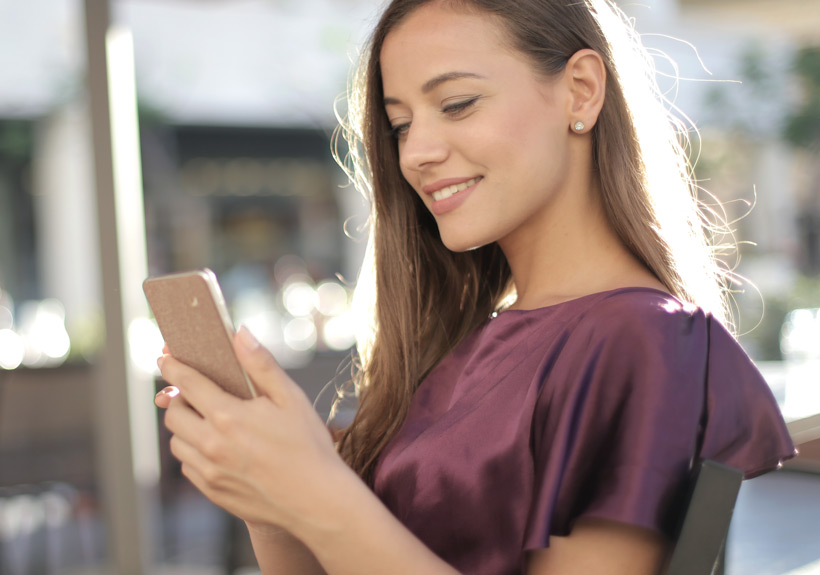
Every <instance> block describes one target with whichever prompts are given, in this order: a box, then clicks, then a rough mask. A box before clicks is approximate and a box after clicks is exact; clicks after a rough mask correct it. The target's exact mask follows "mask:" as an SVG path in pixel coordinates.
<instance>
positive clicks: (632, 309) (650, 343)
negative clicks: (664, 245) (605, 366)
mask: <svg viewBox="0 0 820 575" xmlns="http://www.w3.org/2000/svg"><path fill="white" fill-rule="evenodd" d="M709 320H710V318H709V316H708V314H706V313H705V312H704V311H703V310H702V309H700V308H699V307H697V306H694V305H692V304H689V303H684V302H681V301H680V300H678V299H677V298H675V297H674V296H673V295H671V294H668V293H665V292H662V291H659V290H655V289H651V288H623V289H618V290H613V291H610V292H604V293H602V294H599V295H598V297H596V298H594V299H593V300H592V301H591V302H590V303H589V305H588V306H587V307H586V308H585V309H583V310H582V311H581V313H579V314H578V316H577V323H576V324H575V327H574V330H573V331H574V337H576V338H580V339H587V340H589V341H590V342H591V341H598V342H611V343H614V344H618V345H619V347H632V346H635V345H636V344H642V345H643V346H645V347H643V351H646V350H647V349H651V348H655V347H657V346H659V345H662V344H664V343H674V342H679V341H680V340H686V339H700V338H703V339H704V340H705V339H706V338H707V334H708V329H709V325H708V324H709V323H710V321H709Z"/></svg>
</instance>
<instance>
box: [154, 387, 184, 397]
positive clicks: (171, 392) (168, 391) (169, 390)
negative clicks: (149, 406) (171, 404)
mask: <svg viewBox="0 0 820 575" xmlns="http://www.w3.org/2000/svg"><path fill="white" fill-rule="evenodd" d="M157 395H168V396H170V397H176V396H177V395H179V389H178V388H177V387H175V386H173V385H169V386H168V387H164V388H163V389H162V390H160V392H159V393H158V394H157Z"/></svg>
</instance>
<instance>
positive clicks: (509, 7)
mask: <svg viewBox="0 0 820 575" xmlns="http://www.w3.org/2000/svg"><path fill="white" fill-rule="evenodd" d="M433 1H439V2H441V3H442V4H445V5H447V6H449V7H451V8H452V9H458V10H462V11H472V12H479V13H483V14H488V15H491V17H494V18H496V19H497V21H498V22H499V24H500V25H501V26H502V27H503V29H504V30H505V31H506V33H507V38H508V40H509V42H510V43H511V46H512V47H513V48H515V49H517V50H519V51H521V52H522V53H524V54H526V55H528V56H529V58H530V59H531V61H532V63H533V69H534V70H535V71H536V72H537V73H539V74H541V75H544V76H546V77H552V76H554V75H556V74H559V73H560V72H561V71H562V70H563V69H564V66H565V65H566V63H567V61H568V60H569V58H570V57H571V56H572V55H573V54H575V53H576V52H577V51H578V50H581V49H584V48H591V49H593V50H595V51H597V52H598V53H599V54H600V55H601V56H602V58H603V60H604V63H605V65H606V71H607V75H608V78H609V80H608V81H607V85H606V96H605V103H604V106H603V109H602V110H601V113H600V116H599V118H598V121H597V123H596V125H595V127H594V129H593V138H594V146H593V150H594V151H593V154H594V162H595V168H596V169H597V171H598V173H599V176H600V182H601V194H602V197H603V201H604V205H605V208H606V213H607V217H608V219H609V221H610V223H611V225H612V227H613V229H614V230H615V231H616V232H617V234H618V236H619V237H620V239H621V241H623V243H624V244H625V245H626V246H627V247H628V248H629V249H630V250H631V251H632V252H633V253H634V254H635V256H637V257H638V259H640V260H641V261H642V262H643V263H644V264H645V265H646V266H647V268H649V269H650V270H651V271H652V272H653V273H654V274H655V275H656V276H657V277H658V279H659V280H660V281H661V282H662V283H663V284H664V285H665V286H666V288H667V289H668V290H669V291H670V292H671V293H672V294H674V295H675V296H677V297H678V298H680V299H682V300H684V301H689V302H694V303H696V304H698V305H700V306H701V307H703V308H704V309H706V310H708V311H710V312H712V313H714V314H716V315H717V316H718V317H719V318H721V319H723V318H724V309H725V304H724V297H723V292H722V291H721V282H720V278H721V277H722V272H721V270H720V268H719V266H718V265H717V264H716V263H715V258H714V257H713V255H712V253H711V251H710V249H709V245H708V242H707V241H706V239H705V234H704V220H703V219H702V215H701V212H700V211H699V209H698V207H697V203H696V189H695V186H694V184H693V181H692V178H691V175H690V169H689V165H688V162H687V159H686V154H685V152H684V149H683V147H682V143H681V141H680V140H679V137H680V135H681V131H680V130H676V129H675V127H676V126H675V125H673V124H672V123H670V115H669V114H668V113H667V111H666V109H665V108H664V107H663V103H662V98H661V97H660V95H659V90H658V88H657V84H656V83H655V81H654V76H653V75H652V69H651V63H650V61H649V59H648V57H647V56H646V52H645V51H644V50H643V49H642V48H641V47H640V43H639V42H638V41H637V40H636V36H635V34H634V32H633V31H632V30H631V28H630V27H629V26H628V25H627V24H626V23H625V20H624V19H623V17H622V15H621V13H620V12H619V11H618V10H617V8H615V7H614V5H612V4H610V2H609V1H608V0H586V1H584V0H581V1H579V0H516V1H514V2H512V1H510V0H394V1H393V2H391V3H390V5H389V6H388V7H387V8H386V10H385V12H384V13H383V14H382V17H381V19H380V21H379V23H378V25H377V27H376V29H375V31H374V33H373V35H372V37H371V40H370V43H369V48H368V50H367V51H366V52H365V56H364V58H363V66H361V67H360V68H359V70H358V71H357V75H356V78H355V80H354V83H353V85H352V87H351V90H350V93H349V96H348V117H347V119H346V121H345V122H343V123H342V126H341V135H343V136H344V137H345V138H346V140H347V142H348V149H349V152H348V157H347V161H346V162H343V167H345V168H346V169H347V170H348V174H349V175H350V176H351V178H352V180H353V182H354V183H355V184H356V185H357V187H358V188H359V189H360V190H362V191H363V192H365V193H366V195H368V197H369V200H370V202H371V204H370V205H371V217H370V221H369V226H370V230H369V243H368V249H367V255H366V258H365V263H364V266H363V268H362V273H361V275H360V277H359V282H358V284H357V288H356V289H357V293H356V302H357V304H359V306H360V308H361V309H363V310H364V311H363V313H364V315H365V317H366V318H367V321H366V323H365V326H366V329H365V331H364V332H363V333H361V334H360V336H359V342H358V343H359V345H358V351H359V358H360V369H359V371H358V372H357V374H356V377H355V384H356V386H357V391H358V392H359V393H358V395H359V406H358V410H357V412H356V416H355V418H354V420H353V422H352V424H351V425H350V426H349V427H348V428H347V429H346V430H345V431H344V433H343V434H342V436H341V438H340V441H339V451H340V453H341V454H342V456H343V457H344V459H345V460H346V461H347V462H348V463H349V464H350V465H351V467H352V468H353V469H354V470H355V471H356V472H357V473H359V474H360V475H361V476H362V478H363V479H365V481H368V482H372V478H373V470H374V468H375V464H376V462H377V460H378V456H379V454H380V453H381V451H382V449H383V448H384V447H385V445H386V444H387V443H388V442H389V441H390V440H391V439H392V438H393V436H394V435H395V434H396V432H397V431H398V430H399V428H400V427H401V425H402V423H403V422H404V420H405V418H406V416H407V412H408V410H409V406H410V403H411V401H412V397H413V394H414V392H415V390H416V388H417V387H418V385H419V383H420V382H421V380H422V379H423V378H424V376H425V375H426V374H427V373H428V372H429V371H430V370H431V369H432V368H433V367H434V366H435V365H436V364H437V363H438V362H439V361H440V360H441V359H442V358H443V357H444V356H445V355H446V354H447V353H449V352H450V351H451V350H452V349H453V348H454V347H455V345H456V344H457V343H458V342H459V341H460V340H461V339H462V338H464V337H465V336H466V335H467V334H469V333H470V332H472V331H473V330H475V329H476V328H477V327H478V325H479V324H480V323H481V322H483V321H484V320H485V319H486V318H487V317H488V315H489V314H490V313H491V312H492V311H494V310H495V309H497V308H498V307H499V306H500V304H501V301H502V299H504V298H505V297H507V296H509V295H510V294H511V293H512V292H514V286H513V285H512V281H511V273H510V269H509V266H508V265H507V262H506V259H505V258H504V255H503V254H502V253H501V251H500V248H499V247H498V246H497V245H496V244H490V245H487V246H484V247H482V248H479V249H476V250H472V251H469V252H465V253H454V252H451V251H449V250H448V249H447V248H445V247H444V245H443V244H442V242H441V239H440V237H439V234H438V229H437V226H436V223H435V220H434V219H433V217H432V216H431V215H430V214H429V212H428V211H427V209H426V208H425V207H424V205H423V203H422V202H421V200H420V199H419V198H418V196H417V194H416V193H415V192H414V191H413V189H412V188H411V187H410V185H409V184H408V183H407V182H406V181H405V180H404V178H403V177H402V174H401V170H400V168H399V158H398V150H397V146H396V142H395V139H393V138H392V137H391V136H390V125H389V121H388V118H387V115H386V113H385V110H384V104H383V92H382V78H381V70H380V63H379V57H380V53H381V49H382V45H383V43H384V40H385V38H386V37H387V35H388V34H389V33H390V31H391V30H393V29H394V28H395V27H396V26H397V25H398V24H399V23H401V22H402V21H403V20H404V19H405V18H406V17H407V16H408V15H409V14H410V13H411V12H413V11H414V10H416V9H417V8H419V7H420V6H422V5H425V4H428V3H430V2H433ZM625 62H628V65H624V63H625ZM636 70H638V73H637V75H636V73H635V71H636ZM627 83H628V84H627ZM625 87H628V88H629V91H627V90H625ZM630 98H631V100H632V101H630ZM636 100H638V101H636ZM637 106H640V107H637ZM638 110H640V114H641V116H640V117H639V116H638V115H637V111H638ZM658 119H660V122H661V125H660V127H659V125H658ZM659 142H660V148H661V154H660V155H659V156H654V155H653V156H652V158H651V159H650V158H649V157H648V153H649V150H650V149H651V150H653V151H654V152H655V153H657V152H658V149H659ZM668 199H672V200H673V202H672V207H671V208H664V206H665V205H667V204H668V202H667V200H668Z"/></svg>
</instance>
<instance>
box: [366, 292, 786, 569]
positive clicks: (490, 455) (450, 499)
mask: <svg viewBox="0 0 820 575" xmlns="http://www.w3.org/2000/svg"><path fill="white" fill-rule="evenodd" d="M793 454H794V447H793V445H792V443H791V440H790V438H789V435H788V432H787V430H786V427H785V424H784V422H783V419H782V417H781V415H780V411H779V409H778V407H777V404H776V403H775V401H774V398H773V396H772V394H771V392H770V390H769V388H768V386H767V385H766V383H765V381H764V380H763V378H762V377H761V375H760V374H759V372H758V371H757V369H756V368H755V367H754V365H753V364H752V362H751V361H750V360H749V358H748V357H747V356H746V354H745V353H744V352H743V350H742V349H741V348H740V346H739V345H738V344H737V343H736V342H735V340H734V338H732V336H731V335H730V334H729V333H728V332H726V330H725V329H724V328H723V327H722V326H721V325H720V324H719V323H718V322H717V321H716V320H714V319H713V318H711V317H710V316H709V315H707V314H705V313H703V312H702V311H701V310H699V309H697V308H690V307H687V306H684V305H682V304H681V303H680V302H678V301H677V300H676V299H674V298H673V297H671V296H669V295H668V294H665V293H663V292H660V291H657V290H653V289H648V288H624V289H618V290H613V291H609V292H604V293H599V294H593V295H588V296H584V297H582V298H579V299H576V300H572V301H569V302H565V303H562V304H558V305H555V306H550V307H546V308H540V309H536V310H529V311H507V312H504V313H501V314H499V315H498V316H497V317H495V318H494V319H490V320H488V321H487V322H485V324H483V325H482V326H481V327H480V328H479V329H478V330H477V331H476V332H475V333H474V334H472V335H471V336H470V337H468V338H467V339H465V340H464V341H463V342H461V343H460V344H459V346H458V347H457V348H456V349H455V350H454V351H453V352H452V353H450V354H449V355H448V356H447V357H446V358H445V359H444V360H442V362H441V363H440V364H439V365H438V366H437V367H436V368H435V369H434V370H433V371H432V372H431V373H430V374H429V376H428V377H427V378H426V379H425V380H424V381H423V382H422V384H421V385H420V387H419V389H418V390H417V392H416V395H415V397H414V400H413V404H412V406H411V410H410V413H409V415H408V418H407V420H406V421H405V423H404V425H403V427H402V429H401V430H400V432H399V433H398V434H397V435H396V437H395V438H394V439H393V441H392V442H391V443H390V444H389V445H388V446H387V448H386V449H385V450H384V451H383V453H382V455H381V457H380V460H379V464H378V466H377V468H376V474H375V481H374V491H375V492H376V494H377V495H378V496H379V497H380V498H381V499H382V501H383V502H384V503H385V505H387V507H388V508H389V509H390V510H391V511H392V512H393V513H394V514H395V515H396V517H397V518H398V519H399V520H400V521H402V522H403V523H404V524H405V525H406V526H407V527H408V528H409V529H410V530H411V531H412V532H413V533H415V534H416V536H418V537H419V538H420V539H421V540H422V541H423V542H424V543H425V544H427V545H428V546H429V547H430V548H431V549H432V550H433V551H434V552H436V553H437V554H438V555H439V556H440V557H442V558H443V559H444V560H446V561H448V562H449V563H450V564H451V565H453V566H454V567H455V568H457V569H459V570H460V571H461V572H464V573H470V574H471V575H482V574H486V575H505V574H519V573H522V572H523V559H524V552H525V551H527V550H531V549H538V548H543V547H547V546H549V537H550V535H567V534H568V533H569V532H570V530H571V529H572V525H573V522H574V521H575V520H577V519H578V518H580V517H597V518H604V519H610V520H614V521H619V522H623V523H627V524H631V525H637V526H642V527H646V528H649V529H653V530H657V531H660V532H662V533H665V534H667V535H669V534H670V533H671V532H672V530H673V529H674V526H675V525H676V523H677V521H678V517H679V514H680V511H681V504H682V501H683V499H684V496H685V493H686V480H687V478H688V472H689V468H690V464H691V462H692V461H693V460H695V459H697V458H708V459H714V460H717V461H720V462H722V463H725V464H727V465H731V466H732V467H736V468H739V469H742V470H744V472H746V475H747V477H752V476H754V475H758V474H760V473H764V472H766V471H769V470H771V469H774V468H776V467H777V466H778V465H779V463H780V462H781V461H782V460H784V459H787V458H789V457H791V456H792V455H793Z"/></svg>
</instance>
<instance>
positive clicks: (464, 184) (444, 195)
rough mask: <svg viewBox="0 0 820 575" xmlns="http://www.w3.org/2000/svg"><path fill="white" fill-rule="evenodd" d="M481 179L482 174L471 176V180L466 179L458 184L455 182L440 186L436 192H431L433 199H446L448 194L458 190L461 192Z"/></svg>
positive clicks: (453, 193) (438, 200)
mask: <svg viewBox="0 0 820 575" xmlns="http://www.w3.org/2000/svg"><path fill="white" fill-rule="evenodd" d="M481 179H482V176H479V177H477V178H473V179H472V180H468V181H466V182H462V183H460V184H455V185H452V186H447V187H446V188H441V189H440V190H438V191H437V192H434V193H433V199H434V200H435V201H437V202H440V201H441V200H446V199H447V198H449V197H450V196H454V195H456V194H457V193H459V192H463V191H464V190H466V189H467V188H469V187H470V186H474V185H476V184H477V183H478V182H479V181H480V180H481Z"/></svg>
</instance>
